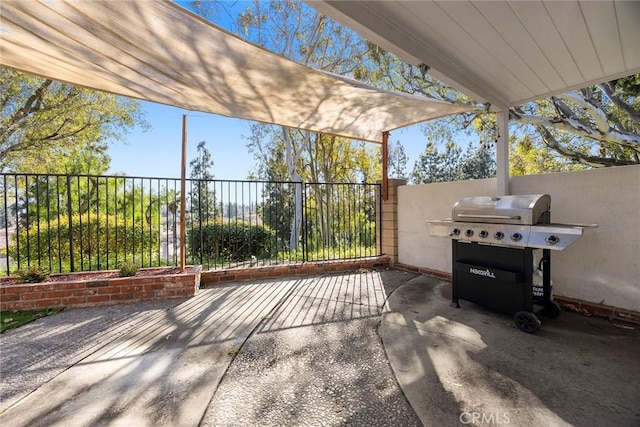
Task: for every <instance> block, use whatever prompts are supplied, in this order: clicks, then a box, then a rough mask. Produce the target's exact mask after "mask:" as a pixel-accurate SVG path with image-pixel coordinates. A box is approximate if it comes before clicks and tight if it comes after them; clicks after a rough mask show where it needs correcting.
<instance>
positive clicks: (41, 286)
mask: <svg viewBox="0 0 640 427" xmlns="http://www.w3.org/2000/svg"><path fill="white" fill-rule="evenodd" d="M34 288H37V290H38V291H40V292H45V291H57V290H58V289H60V285H57V284H56V285H44V284H34Z"/></svg>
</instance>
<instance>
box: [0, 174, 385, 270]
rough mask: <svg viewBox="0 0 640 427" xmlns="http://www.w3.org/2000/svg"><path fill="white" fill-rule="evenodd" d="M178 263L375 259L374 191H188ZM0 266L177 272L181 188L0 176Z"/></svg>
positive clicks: (90, 178) (235, 186) (345, 187)
mask: <svg viewBox="0 0 640 427" xmlns="http://www.w3.org/2000/svg"><path fill="white" fill-rule="evenodd" d="M186 184H187V185H186V194H185V197H186V210H185V222H186V239H185V244H186V258H187V263H189V264H202V265H203V266H204V268H225V267H237V266H253V265H269V264H278V263H296V262H303V261H309V260H330V259H345V258H361V257H368V256H373V255H377V254H378V252H377V248H378V247H379V245H378V241H377V239H378V233H377V230H376V215H377V214H378V212H379V209H378V207H379V203H380V200H379V196H378V195H379V186H378V185H376V184H353V183H331V184H320V183H296V182H266V181H230V180H195V179H189V180H187V183H186ZM0 186H1V188H0V197H2V202H3V204H2V209H1V210H0V233H2V234H1V235H0V268H2V269H3V271H4V273H5V274H7V275H9V274H12V273H14V272H15V271H16V270H19V269H23V268H25V267H29V266H34V265H38V266H42V267H45V268H47V269H49V270H50V271H51V272H69V271H89V270H106V269H117V268H119V266H120V265H121V264H122V263H123V262H124V261H133V262H134V263H135V264H137V265H138V266H141V267H152V266H162V265H178V264H179V250H180V230H179V227H180V216H181V212H180V180H179V179H174V178H149V177H127V176H97V175H38V174H1V175H0Z"/></svg>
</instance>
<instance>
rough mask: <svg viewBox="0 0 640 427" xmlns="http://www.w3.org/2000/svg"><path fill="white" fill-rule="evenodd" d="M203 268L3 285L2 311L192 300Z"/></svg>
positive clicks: (1, 296) (195, 267) (0, 304)
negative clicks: (166, 299) (130, 275)
mask: <svg viewBox="0 0 640 427" xmlns="http://www.w3.org/2000/svg"><path fill="white" fill-rule="evenodd" d="M201 274H202V266H192V267H189V269H188V270H187V271H186V272H184V273H178V274H164V275H157V276H139V277H116V278H106V279H105V278H102V279H94V280H70V281H67V282H45V283H30V284H20V285H0V311H11V310H40V309H45V308H56V307H64V308H79V307H96V306H106V305H115V304H123V303H132V302H141V301H153V300H160V299H165V298H182V297H192V296H194V295H195V294H196V293H197V292H198V289H200V278H201Z"/></svg>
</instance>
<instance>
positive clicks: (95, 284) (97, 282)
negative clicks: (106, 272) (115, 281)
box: [85, 280, 109, 288]
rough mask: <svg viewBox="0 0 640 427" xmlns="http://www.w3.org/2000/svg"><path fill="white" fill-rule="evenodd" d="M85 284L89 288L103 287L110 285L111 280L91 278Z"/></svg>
mask: <svg viewBox="0 0 640 427" xmlns="http://www.w3.org/2000/svg"><path fill="white" fill-rule="evenodd" d="M85 286H86V287H87V288H102V287H106V286H109V281H108V280H90V281H88V282H86V284H85Z"/></svg>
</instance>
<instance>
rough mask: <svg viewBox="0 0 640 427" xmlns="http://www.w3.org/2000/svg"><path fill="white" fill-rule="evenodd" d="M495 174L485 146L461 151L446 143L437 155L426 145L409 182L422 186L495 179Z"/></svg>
mask: <svg viewBox="0 0 640 427" xmlns="http://www.w3.org/2000/svg"><path fill="white" fill-rule="evenodd" d="M495 171H496V164H495V160H494V158H493V155H492V151H491V150H490V149H488V148H487V147H484V146H479V147H473V146H472V145H471V144H469V146H468V147H467V150H466V151H465V152H463V151H462V150H461V149H460V148H459V147H458V146H457V145H456V144H455V143H453V142H450V143H449V144H447V145H446V146H445V149H444V151H442V152H441V151H440V150H438V148H437V147H436V145H435V144H433V143H431V142H430V143H428V144H427V147H426V148H425V151H424V152H423V153H422V154H421V155H420V157H419V158H418V160H417V161H416V163H415V165H414V167H413V172H412V174H411V181H412V182H413V183H414V184H425V183H429V182H450V181H459V180H464V179H482V178H490V177H493V176H495Z"/></svg>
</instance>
